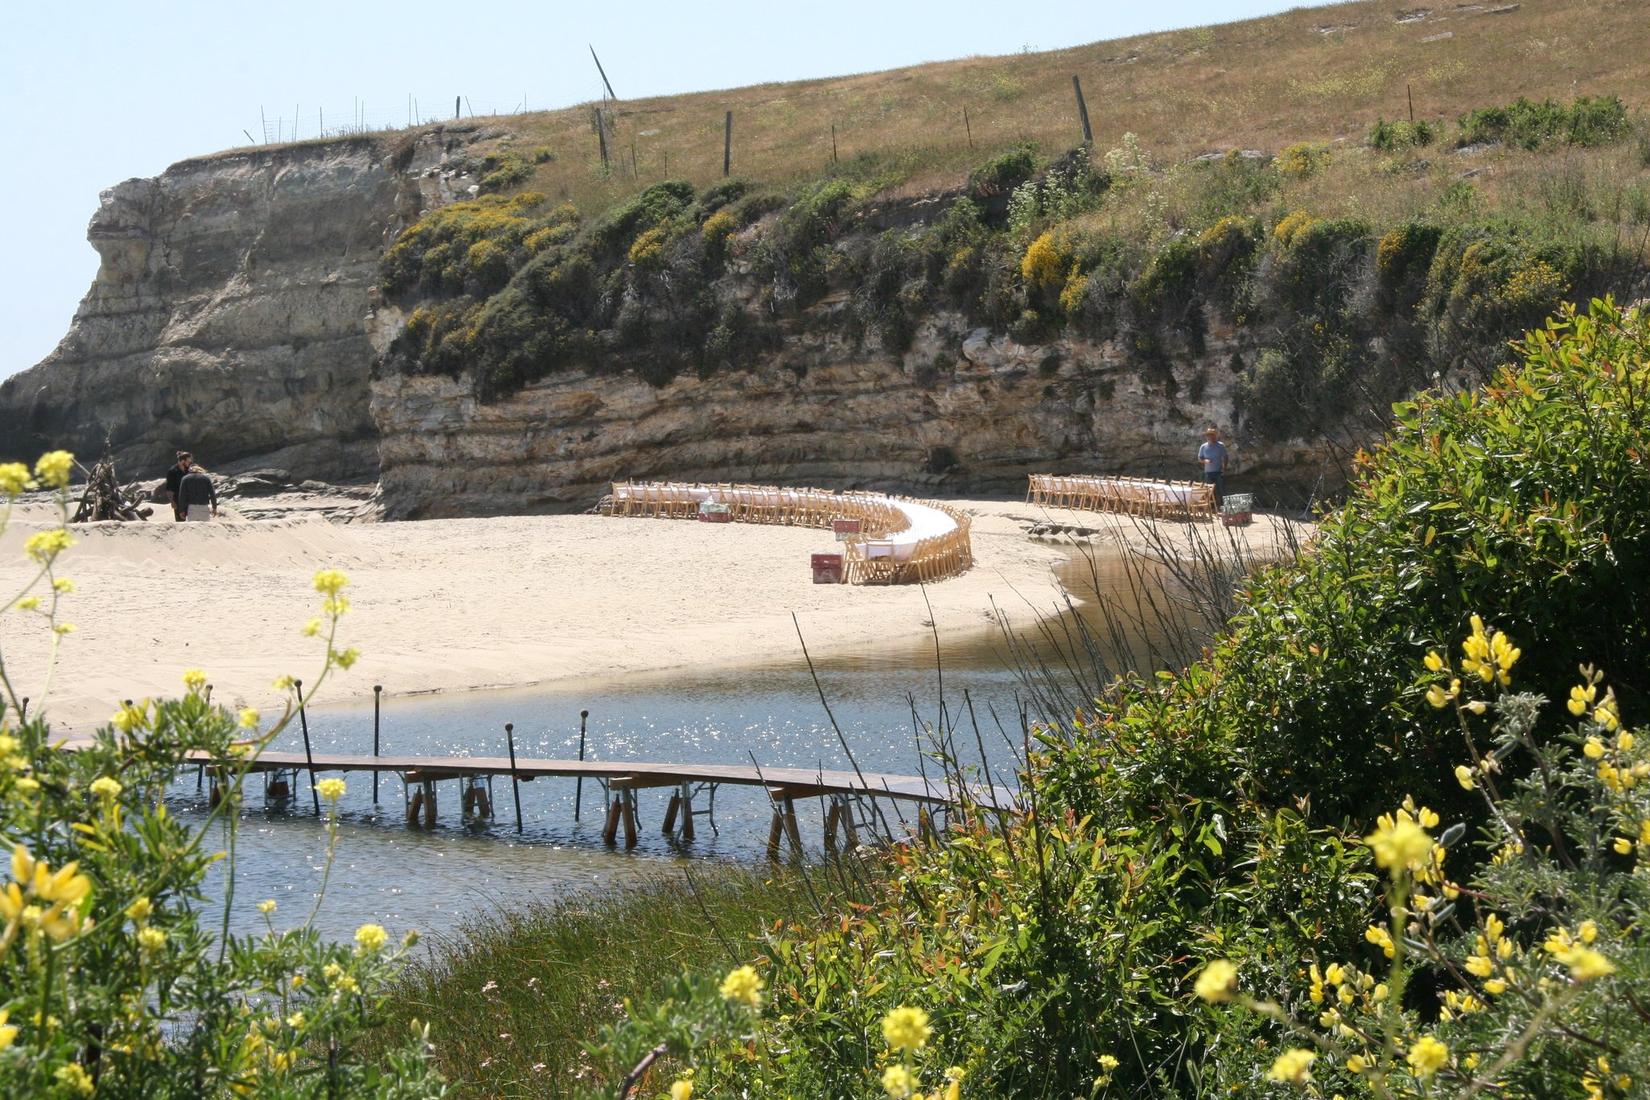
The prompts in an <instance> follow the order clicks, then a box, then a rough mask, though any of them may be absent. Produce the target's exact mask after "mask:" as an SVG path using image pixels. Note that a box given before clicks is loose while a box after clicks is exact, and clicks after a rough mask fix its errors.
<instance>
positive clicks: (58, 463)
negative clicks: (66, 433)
mask: <svg viewBox="0 0 1650 1100" xmlns="http://www.w3.org/2000/svg"><path fill="white" fill-rule="evenodd" d="M73 472H74V455H72V454H70V453H69V452H68V451H47V452H46V453H45V454H43V455H41V456H40V457H39V458H38V459H36V460H35V463H34V476H35V477H37V478H39V479H40V481H41V483H42V484H45V485H49V486H51V487H52V488H53V489H61V488H63V486H65V485H67V484H68V483H69V476H70V475H71V474H72V473H73Z"/></svg>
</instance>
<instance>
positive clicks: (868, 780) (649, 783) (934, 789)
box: [189, 750, 1019, 813]
mask: <svg viewBox="0 0 1650 1100" xmlns="http://www.w3.org/2000/svg"><path fill="white" fill-rule="evenodd" d="M189 759H190V760H191V761H192V762H193V763H197V764H204V765H208V766H217V767H235V766H239V765H240V764H242V763H244V762H243V761H239V760H225V759H222V758H214V757H212V756H210V755H209V754H207V753H191V754H190V757H189ZM247 766H248V770H249V771H253V772H268V771H278V770H291V769H296V770H300V771H310V770H313V771H315V772H379V773H385V772H388V773H392V774H396V775H401V776H407V775H408V774H409V773H411V774H413V775H416V776H417V777H418V778H419V779H423V780H442V779H464V778H468V777H471V776H476V777H485V776H510V775H514V776H515V777H517V778H518V779H521V780H524V781H527V780H533V779H539V778H550V777H561V778H569V779H572V778H585V779H596V780H602V781H606V782H608V783H610V784H612V786H614V787H615V788H618V789H636V788H644V787H670V786H676V785H679V784H682V783H716V784H727V785H729V786H743V787H766V788H767V789H768V790H769V791H771V792H774V793H775V794H780V793H783V794H785V795H788V796H791V797H798V798H801V797H815V796H829V795H846V796H854V797H873V798H893V799H899V800H902V801H907V802H916V803H921V804H927V805H947V806H954V805H959V804H961V803H962V802H963V801H964V800H965V795H966V800H967V801H970V802H972V803H973V804H974V805H976V806H979V807H981V808H983V809H990V810H998V811H1003V812H1010V813H1012V812H1016V811H1017V809H1018V807H1019V794H1018V792H1016V791H1014V790H1013V789H1011V788H1008V787H999V786H988V785H986V784H983V783H981V784H971V785H969V786H968V788H967V790H966V791H961V790H958V789H957V788H956V787H954V786H949V785H946V784H941V783H935V782H933V781H931V780H926V779H923V778H922V777H921V776H915V775H890V774H885V773H882V772H864V773H859V772H852V771H836V770H823V769H819V768H782V767H780V768H768V767H759V766H757V765H754V764H670V763H657V762H650V761H637V760H553V759H531V758H517V759H516V761H515V762H514V763H513V764H512V763H511V761H510V759H509V758H508V757H503V756H372V755H370V754H347V753H345V754H341V753H316V754H314V755H313V756H307V757H306V756H305V755H304V754H303V753H301V752H276V751H272V750H266V751H264V752H262V753H260V754H259V755H258V756H257V757H256V758H254V759H253V760H252V761H251V762H250V763H249V764H248V765H247Z"/></svg>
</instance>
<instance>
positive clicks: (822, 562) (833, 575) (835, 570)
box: [811, 554, 842, 584]
mask: <svg viewBox="0 0 1650 1100" xmlns="http://www.w3.org/2000/svg"><path fill="white" fill-rule="evenodd" d="M811 564H812V565H813V570H814V583H815V584H841V583H842V555H841V554H815V555H813V559H812V562H811Z"/></svg>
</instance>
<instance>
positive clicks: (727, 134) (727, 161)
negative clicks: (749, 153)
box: [722, 111, 733, 176]
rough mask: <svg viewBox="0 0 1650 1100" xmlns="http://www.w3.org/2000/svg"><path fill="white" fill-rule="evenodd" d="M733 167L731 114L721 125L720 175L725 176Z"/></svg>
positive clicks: (730, 112) (730, 113)
mask: <svg viewBox="0 0 1650 1100" xmlns="http://www.w3.org/2000/svg"><path fill="white" fill-rule="evenodd" d="M732 166H733V112H732V111H729V112H728V117H727V118H726V119H725V120H724V121H723V123H722V175H724V176H726V175H727V174H728V172H729V170H730V169H731V168H732Z"/></svg>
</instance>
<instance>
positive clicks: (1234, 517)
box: [1220, 512, 1255, 527]
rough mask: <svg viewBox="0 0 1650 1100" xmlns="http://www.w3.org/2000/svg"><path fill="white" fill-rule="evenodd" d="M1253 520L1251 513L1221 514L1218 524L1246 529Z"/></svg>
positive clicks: (1253, 515)
mask: <svg viewBox="0 0 1650 1100" xmlns="http://www.w3.org/2000/svg"><path fill="white" fill-rule="evenodd" d="M1254 518H1255V514H1254V513H1253V512H1222V513H1221V515H1220V522H1221V523H1223V524H1225V525H1226V526H1227V527H1247V526H1249V524H1250V522H1251V521H1253V520H1254Z"/></svg>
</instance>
